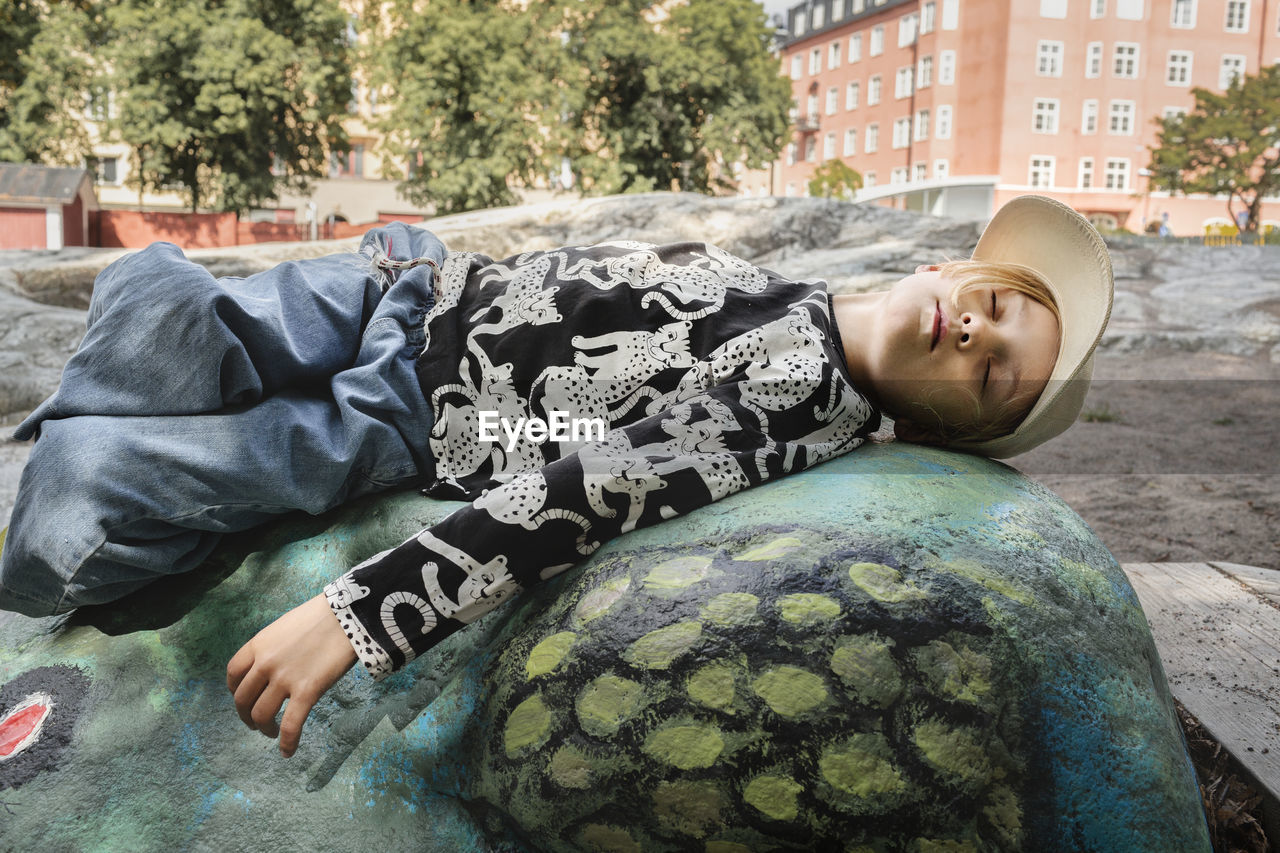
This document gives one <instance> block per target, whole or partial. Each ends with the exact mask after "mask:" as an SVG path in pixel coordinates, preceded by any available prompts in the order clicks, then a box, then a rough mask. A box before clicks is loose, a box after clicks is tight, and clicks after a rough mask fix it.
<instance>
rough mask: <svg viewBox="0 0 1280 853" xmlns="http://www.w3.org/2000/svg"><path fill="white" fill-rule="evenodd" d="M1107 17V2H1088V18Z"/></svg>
mask: <svg viewBox="0 0 1280 853" xmlns="http://www.w3.org/2000/svg"><path fill="white" fill-rule="evenodd" d="M1106 16H1107V0H1089V17H1090V18H1094V19H1095V20H1096V19H1097V18H1105V17H1106Z"/></svg>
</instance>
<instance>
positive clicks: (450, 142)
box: [367, 0, 564, 213]
mask: <svg viewBox="0 0 1280 853" xmlns="http://www.w3.org/2000/svg"><path fill="white" fill-rule="evenodd" d="M523 5H525V8H521V4H516V3H514V2H508V0H432V2H431V5H430V14H429V15H424V14H423V13H422V10H421V9H420V8H419V6H420V3H417V2H415V0H393V1H392V2H391V3H389V4H388V5H387V6H385V7H384V14H385V15H386V16H387V18H386V20H385V22H384V23H382V24H381V25H380V26H379V30H380V31H381V32H382V33H383V34H384V35H383V36H382V37H381V38H375V39H374V40H373V41H372V42H371V44H370V52H369V56H368V60H367V67H368V68H369V70H370V73H371V85H373V86H375V87H379V88H382V89H385V90H386V91H388V92H389V93H390V96H389V98H388V99H387V100H388V102H389V103H391V104H393V105H394V106H393V107H392V108H391V110H390V111H389V112H388V113H387V114H385V115H384V116H383V117H382V120H381V122H380V125H381V127H382V129H383V131H384V133H385V134H386V136H385V141H384V145H385V148H386V150H387V151H388V152H389V153H390V154H392V155H393V156H395V157H398V158H401V159H409V160H410V161H412V162H414V163H415V167H414V169H413V173H412V174H411V175H409V176H407V177H408V179H407V180H406V182H405V183H404V184H402V190H403V191H404V192H405V194H406V195H407V196H408V198H409V199H410V200H412V201H413V202H414V203H416V204H420V205H428V204H430V205H434V206H435V209H436V210H437V211H438V212H440V213H452V212H456V211H461V210H471V209H475V208H482V207H494V206H501V205H507V204H513V203H514V202H515V201H516V197H515V195H514V194H513V192H512V190H511V186H510V181H516V182H519V183H524V184H530V183H532V182H533V180H534V179H535V178H536V177H537V176H538V175H544V174H547V173H548V172H549V171H550V170H551V168H552V166H553V164H554V163H557V162H558V161H559V156H558V148H559V144H558V143H557V139H558V138H559V136H560V134H561V133H563V131H564V128H563V125H562V122H561V109H560V107H561V96H560V91H559V83H558V82H557V81H559V80H560V79H561V72H562V68H563V61H564V52H563V50H562V49H561V46H560V41H559V38H558V36H557V31H558V29H559V27H560V21H561V18H560V15H561V6H560V4H559V3H558V2H551V0H545V2H544V0H535V2H532V3H528V4H523Z"/></svg>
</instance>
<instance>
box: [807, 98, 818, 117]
mask: <svg viewBox="0 0 1280 853" xmlns="http://www.w3.org/2000/svg"><path fill="white" fill-rule="evenodd" d="M804 114H805V117H806V118H808V119H810V120H813V121H816V120H817V118H818V96H817V95H816V94H810V95H809V97H807V98H805V111H804Z"/></svg>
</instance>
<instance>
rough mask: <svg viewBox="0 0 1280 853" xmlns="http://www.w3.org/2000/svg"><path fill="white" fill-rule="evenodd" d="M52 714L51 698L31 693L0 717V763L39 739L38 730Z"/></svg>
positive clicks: (40, 693) (46, 695) (43, 694)
mask: <svg viewBox="0 0 1280 853" xmlns="http://www.w3.org/2000/svg"><path fill="white" fill-rule="evenodd" d="M52 712H53V697H52V696H50V695H49V694H48V693H43V692H39V693H31V694H28V695H27V697H26V698H25V699H23V700H22V701H21V702H19V703H18V704H17V705H16V706H14V708H13V710H11V711H7V712H5V713H4V716H0V761H7V760H8V759H10V758H13V757H14V756H15V755H17V754H18V753H20V752H22V751H23V750H25V749H27V748H28V747H29V746H31V745H32V744H33V743H35V742H36V741H38V740H39V739H40V730H41V729H42V728H44V723H45V720H47V719H49V714H51V713H52Z"/></svg>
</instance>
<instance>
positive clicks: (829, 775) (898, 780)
mask: <svg viewBox="0 0 1280 853" xmlns="http://www.w3.org/2000/svg"><path fill="white" fill-rule="evenodd" d="M892 755H893V753H892V752H891V751H890V749H889V743H888V741H886V740H885V738H884V735H880V734H875V733H870V732H868V733H864V734H856V735H853V736H852V737H850V738H849V739H848V740H846V741H844V742H843V743H840V744H836V745H834V746H831V747H828V748H827V749H826V750H824V751H823V753H822V758H821V759H820V760H819V762H818V768H819V769H820V770H821V771H822V778H824V779H826V780H827V782H829V783H830V784H831V786H832V787H834V788H836V789H837V790H839V791H842V792H843V793H846V794H851V795H853V796H855V797H859V798H865V797H874V796H882V795H884V794H892V793H894V792H895V791H900V790H902V789H903V788H905V787H906V783H905V782H903V779H902V775H901V774H900V773H899V772H898V770H897V769H896V768H895V767H894V766H893V764H892V763H891V761H890V758H891V757H892Z"/></svg>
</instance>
